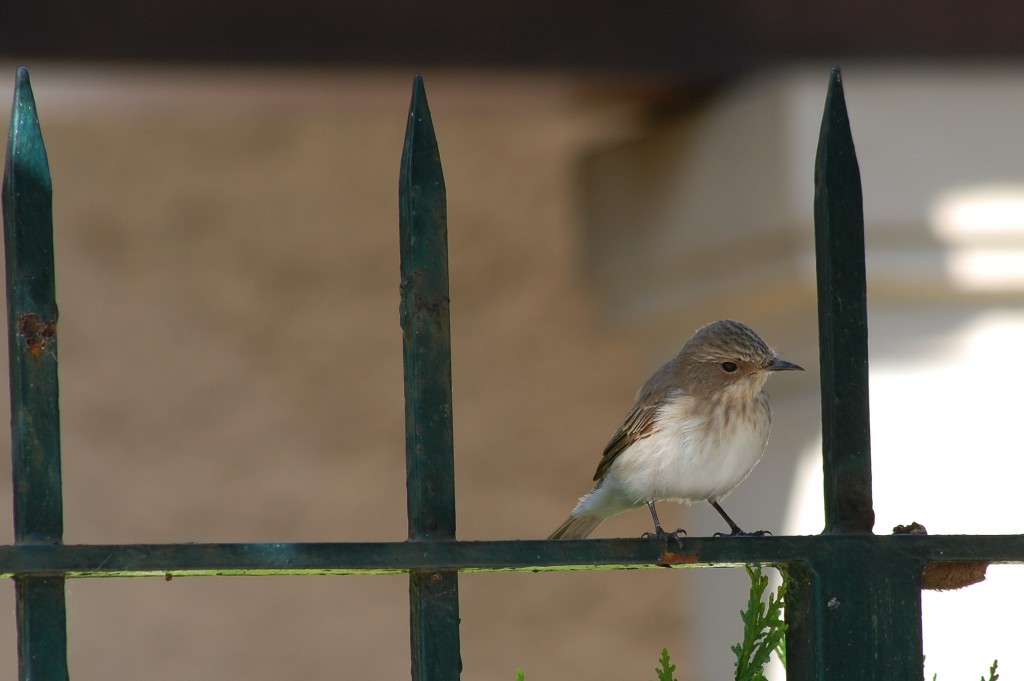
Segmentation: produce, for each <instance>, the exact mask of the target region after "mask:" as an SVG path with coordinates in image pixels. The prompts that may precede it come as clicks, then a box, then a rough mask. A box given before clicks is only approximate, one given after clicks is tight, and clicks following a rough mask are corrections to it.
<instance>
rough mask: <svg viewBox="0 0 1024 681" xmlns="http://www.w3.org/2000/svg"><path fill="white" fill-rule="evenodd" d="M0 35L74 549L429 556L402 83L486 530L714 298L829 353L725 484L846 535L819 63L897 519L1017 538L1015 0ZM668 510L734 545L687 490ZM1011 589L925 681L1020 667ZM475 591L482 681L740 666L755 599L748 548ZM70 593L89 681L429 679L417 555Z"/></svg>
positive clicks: (548, 479) (143, 23)
mask: <svg viewBox="0 0 1024 681" xmlns="http://www.w3.org/2000/svg"><path fill="white" fill-rule="evenodd" d="M0 18H2V21H0V60H2V63H3V64H6V66H3V67H2V68H0V92H8V93H10V92H12V87H11V86H12V82H13V75H14V70H15V67H16V66H18V65H19V64H24V65H27V66H29V67H30V69H31V73H32V78H33V84H34V87H35V91H36V100H37V103H38V105H39V111H40V116H41V121H42V127H43V133H44V136H45V138H46V141H47V147H48V151H49V156H50V163H51V167H52V171H53V178H54V205H55V211H56V220H55V222H56V224H55V231H56V260H57V279H58V282H57V283H58V301H59V303H60V306H61V380H62V383H61V390H62V419H63V421H62V427H63V437H64V440H63V441H64V479H65V514H66V541H67V542H69V543H77V542H96V543H128V542H132V543H136V542H184V541H299V540H303V541H318V540H321V541H349V540H352V541H355V540H359V541H367V540H398V539H401V538H403V537H404V535H405V531H406V528H405V501H404V453H403V443H404V436H403V424H404V420H403V411H402V409H403V407H402V370H401V336H400V332H399V327H398V314H397V311H398V241H397V234H398V228H397V173H398V164H399V156H400V152H401V145H402V136H403V132H404V128H405V121H406V114H407V107H408V101H409V94H410V85H411V81H412V75H413V74H414V73H416V72H422V73H423V75H424V77H425V81H426V86H427V92H428V96H429V100H430V105H431V108H432V111H433V118H434V122H435V126H436V129H437V134H438V139H439V143H440V148H441V156H442V160H443V163H444V169H445V176H446V181H447V187H448V198H449V224H450V227H449V229H450V235H449V238H450V248H451V281H452V333H453V349H454V370H453V371H454V400H455V404H454V407H455V438H456V467H457V476H458V478H457V491H458V512H459V516H458V517H459V537H460V538H463V539H491V538H539V537H543V536H546V535H547V534H548V533H549V532H550V531H551V530H552V529H553V528H554V527H555V526H556V525H557V524H558V523H559V522H560V521H561V520H562V519H563V518H564V516H565V515H566V513H567V512H568V510H569V509H570V508H571V506H572V504H573V503H574V501H575V499H576V498H577V497H578V496H579V495H581V494H583V493H584V492H586V491H587V490H588V489H589V485H588V483H589V481H590V477H591V475H592V473H593V470H594V468H595V466H596V464H597V461H598V459H599V456H600V452H601V449H602V448H603V446H604V444H605V442H606V440H607V438H608V436H609V435H610V434H611V433H612V431H613V430H614V429H615V427H616V426H617V425H618V423H619V422H620V420H621V418H622V416H623V415H624V414H625V412H626V410H627V409H628V408H629V406H630V405H631V404H632V399H633V393H634V391H635V390H636V388H637V387H639V385H640V384H641V383H642V382H643V380H644V379H645V378H646V377H647V376H648V375H649V373H650V372H651V371H652V370H653V369H654V368H656V367H657V366H658V365H659V364H660V363H661V362H663V361H664V360H665V359H667V358H668V357H669V356H671V355H672V354H673V353H674V352H675V351H676V350H677V349H678V346H679V345H680V344H681V343H682V342H683V341H684V340H685V338H686V337H688V336H689V334H690V333H691V332H692V331H693V330H694V329H695V328H696V327H697V326H699V325H700V324H702V323H704V322H706V321H710V320H713V319H718V318H722V317H735V318H738V319H742V320H744V321H746V322H747V323H749V324H750V325H751V326H753V327H754V328H755V329H757V330H758V331H759V332H760V333H761V334H762V335H763V336H764V337H765V338H766V339H768V340H769V342H770V343H772V344H773V345H774V346H775V347H776V348H777V349H778V350H779V352H780V354H781V355H782V356H784V357H786V358H788V359H791V360H793V361H797V362H799V363H800V364H802V365H804V366H805V367H807V368H808V369H809V371H807V372H806V374H803V375H799V376H795V375H787V376H782V377H777V378H775V379H773V381H772V382H771V384H770V385H769V389H770V392H771V393H772V396H773V401H774V405H775V428H774V433H773V435H772V440H771V442H770V443H769V447H768V452H767V455H766V458H765V460H764V461H763V462H762V463H761V465H760V466H759V467H758V468H757V469H756V470H755V472H754V474H753V475H752V476H751V477H750V479H748V481H747V482H746V483H744V485H743V486H742V487H741V488H740V490H739V491H738V492H737V493H736V494H735V495H734V496H733V497H730V499H729V500H728V504H727V508H728V509H729V511H730V513H731V514H732V515H733V516H734V517H735V518H736V519H737V520H738V521H739V522H740V523H741V524H742V525H743V526H744V527H748V526H749V527H755V526H756V528H758V529H761V528H763V529H770V530H772V531H774V532H776V533H783V532H788V533H808V534H809V533H816V532H818V531H820V529H821V527H822V519H821V518H822V510H821V506H822V503H821V482H820V441H819V438H820V432H819V427H820V426H819V405H818V392H817V372H816V365H817V362H816V359H817V339H816V319H815V315H816V303H815V293H814V260H813V235H812V209H811V199H812V192H813V186H812V164H813V160H814V149H815V143H816V139H817V133H818V126H819V121H820V116H821V110H822V106H823V103H824V93H825V86H826V82H827V77H828V71H829V68H830V67H831V66H832V65H833V64H834V63H839V64H841V65H843V66H844V74H845V84H846V93H847V101H848V105H849V109H850V116H851V120H852V125H853V132H854V139H855V142H856V144H857V149H858V155H859V159H860V164H861V169H862V173H863V184H864V197H865V216H866V220H867V249H868V260H867V267H868V279H869V307H870V314H871V317H870V329H869V330H870V337H871V344H872V345H871V352H872V367H871V369H872V374H871V376H872V379H871V380H872V382H871V391H872V419H873V423H872V426H873V453H874V455H873V460H874V476H875V509H876V515H877V523H876V528H875V529H876V532H878V533H888V532H889V531H890V530H891V528H892V527H893V526H894V525H896V524H906V523H909V522H911V521H917V522H920V523H922V524H924V525H925V526H926V527H927V528H928V529H929V531H931V532H932V533H1000V532H1006V533H1019V532H1021V531H1022V530H1024V512H1022V511H1021V510H1020V505H1019V503H1018V501H1017V499H1018V496H1019V491H1018V488H1019V486H1020V480H1021V479H1022V478H1024V464H1022V463H1021V457H1020V446H1021V444H1020V443H1021V442H1022V441H1024V419H1022V418H1021V417H1020V411H1021V410H1020V405H1021V398H1020V396H1019V394H1018V392H1019V390H1018V386H1019V385H1021V384H1022V379H1024V368H1022V367H1021V365H1020V362H1019V361H1018V360H1017V357H1016V352H1017V350H1018V348H1019V347H1021V345H1022V343H1024V163H1022V162H1021V159H1022V158H1024V134H1021V130H1022V125H1021V121H1020V115H1019V113H1020V112H1021V111H1024V69H1022V68H1021V67H1022V66H1024V62H1022V61H1021V57H1022V56H1024V43H1022V42H1021V41H1020V39H1019V33H1020V27H1021V25H1022V22H1024V6H1020V5H1019V4H1017V3H1012V2H1006V1H1000V2H995V3H988V4H986V5H985V6H984V7H979V6H977V5H975V4H968V3H966V2H963V1H962V0H961V1H953V0H938V1H934V2H927V3H925V2H910V3H900V4H898V5H892V4H891V3H887V2H881V1H878V0H871V1H869V2H862V3H858V4H857V5H856V6H850V7H847V8H843V9H837V8H834V7H831V6H825V5H820V4H819V3H810V2H783V3H772V4H755V3H731V4H729V5H728V6H715V7H712V8H701V9H694V8H692V7H689V6H686V5H684V4H674V5H668V4H666V5H660V4H645V5H644V4H642V5H631V6H629V7H628V8H624V9H618V10H616V9H612V8H610V7H606V6H601V5H600V4H598V5H595V4H594V3H583V2H575V1H571V2H563V3H556V4H551V3H540V2H521V3H498V4H494V3H490V4H479V3H468V2H457V3H454V4H451V5H448V6H446V7H445V8H443V9H442V8H438V7H436V6H434V5H424V4H421V3H412V2H405V1H403V2H391V3H369V2H339V3H333V4H331V3H323V2H318V1H317V0H300V1H299V2H295V3H291V4H290V5H289V6H288V7H283V6H280V5H274V6H271V5H269V4H266V5H264V4H262V3H256V4H255V6H254V5H253V3H241V2H237V1H235V0H224V1H222V2H219V3H212V4H211V3H203V2H198V1H196V0H179V1H178V2H176V3H173V4H169V3H157V2H139V3H134V4H130V5H129V4H123V5H122V3H113V2H99V3H89V4H88V5H85V4H81V3H72V2H67V1H66V0H58V1H56V2H51V3H21V4H20V5H19V6H17V7H5V8H4V10H3V12H2V16H0ZM3 118H4V121H5V123H4V125H6V115H5V116H4V117H3ZM4 394H6V393H4ZM7 461H8V458H7V457H0V465H2V466H7V465H8V464H7ZM0 481H2V484H3V485H6V486H7V487H8V488H9V484H10V483H9V482H8V481H9V475H0ZM4 494H9V489H8V490H4ZM0 508H2V510H3V512H4V513H5V514H8V515H9V511H8V510H7V508H6V507H3V506H0ZM665 512H666V514H668V513H669V508H667V507H666V509H665ZM672 514H673V517H671V518H670V519H669V520H668V521H667V522H666V525H668V524H672V523H674V524H672V526H673V527H675V526H676V525H679V526H683V527H686V528H687V529H689V530H690V533H691V534H709V533H711V532H714V531H717V530H720V529H722V527H721V521H720V519H719V518H718V517H717V515H716V514H714V513H713V512H712V511H711V510H710V509H709V508H707V507H706V506H703V505H702V506H698V507H695V508H692V509H684V508H678V509H675V510H674V511H672ZM648 525H649V517H648V516H647V514H646V512H643V511H637V512H634V513H629V514H625V515H624V516H622V517H620V518H616V519H614V520H613V521H610V522H608V523H607V524H606V525H604V526H602V528H601V529H600V530H599V534H600V535H602V536H634V535H638V534H640V533H641V532H643V531H645V530H647V529H649V528H648ZM10 527H11V522H10V518H9V517H8V518H6V520H3V521H2V522H0V528H10ZM3 532H5V533H6V535H2V536H6V539H4V541H7V542H10V541H12V539H13V533H12V531H11V530H10V529H4V530H3ZM989 575H990V576H989V580H988V581H987V582H986V583H984V584H982V585H978V586H973V587H970V588H969V589H966V590H964V591H963V592H957V593H953V594H932V593H928V594H926V595H925V610H926V612H925V615H926V620H925V629H924V631H925V650H926V653H927V664H926V670H927V673H928V675H929V676H930V675H931V674H932V673H933V672H937V673H939V675H940V678H970V676H971V675H972V674H973V675H980V674H981V673H983V672H984V670H985V669H987V668H988V666H989V664H990V663H991V661H992V659H993V658H996V657H998V658H999V660H1000V668H1001V671H1002V673H1003V674H1004V677H1005V678H1013V677H1014V676H1015V675H1016V676H1020V675H1021V674H1022V673H1024V656H1022V654H1021V653H1020V652H1019V643H1018V641H1019V637H1020V634H1021V625H1020V623H1019V617H1018V616H1017V613H1019V612H1020V610H1021V609H1022V607H1024V596H1022V593H1024V590H1022V589H1021V588H1020V585H1021V578H1022V577H1024V573H1022V572H1021V570H1020V569H1019V568H1017V569H1014V568H999V567H993V568H991V569H990V571H989ZM460 585H461V596H462V599H461V610H462V618H463V623H462V640H463V644H462V655H463V659H464V664H465V672H464V675H463V677H464V678H466V679H485V680H491V679H494V680H499V679H510V678H514V674H515V670H516V668H519V667H522V668H524V669H525V670H526V675H527V678H528V679H531V680H537V679H559V678H572V677H581V678H582V677H585V678H594V679H628V678H632V679H640V678H645V676H644V675H647V676H648V677H649V676H650V669H651V668H652V667H653V666H654V665H655V662H656V659H657V657H658V654H659V652H660V651H661V649H662V648H663V647H668V648H669V650H670V651H671V653H672V654H673V656H674V658H675V660H676V662H677V663H678V664H679V672H678V673H679V675H680V677H681V678H687V679H715V678H730V674H731V670H732V663H731V653H730V651H729V646H730V645H731V644H732V643H735V642H736V641H737V640H738V637H739V634H740V619H739V616H738V611H739V610H740V608H741V607H743V605H744V603H745V596H746V590H745V589H746V578H745V577H744V576H743V575H742V573H741V572H740V571H737V570H724V569H722V570H643V571H623V572H594V573H576V574H536V575H534V574H493V575H489V574H474V575H464V576H463V577H462V578H461V581H460ZM0 596H2V598H3V603H4V604H5V605H4V606H3V607H2V609H3V610H5V611H7V612H8V616H7V617H0V670H3V669H6V670H7V672H3V671H0V675H6V676H10V677H13V675H14V673H15V672H14V670H15V668H16V667H15V665H16V662H15V657H14V656H15V650H16V648H15V633H14V627H13V624H14V603H13V588H12V587H11V586H10V585H8V586H7V587H5V588H4V589H3V590H2V591H0ZM68 598H69V647H70V653H69V654H70V663H71V665H72V673H73V678H75V679H76V680H77V681H83V680H86V681H88V680H92V679H97V680H98V679H109V678H135V679H145V680H147V681H165V680H166V681H170V680H172V679H173V680H178V679H242V678H244V679H248V680H251V681H261V680H264V679H266V680H270V679H275V680H276V679H282V678H304V679H337V678H365V679H385V678H405V677H406V676H407V675H408V664H409V663H408V645H409V644H408V624H407V618H408V613H407V580H406V579H405V578H404V577H401V576H393V577H302V578H300V577H288V578H276V577H275V578H261V579H255V578H248V579H246V578H218V579H175V580H173V581H170V582H165V581H163V580H149V579H145V580H76V581H72V582H71V583H70V584H69V587H68ZM776 672H777V673H778V670H776ZM1014 672H1016V674H1014Z"/></svg>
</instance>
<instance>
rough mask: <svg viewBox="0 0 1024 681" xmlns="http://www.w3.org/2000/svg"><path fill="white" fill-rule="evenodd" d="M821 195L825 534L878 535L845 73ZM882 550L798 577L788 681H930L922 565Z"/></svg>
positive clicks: (792, 599)
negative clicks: (926, 678)
mask: <svg viewBox="0 0 1024 681" xmlns="http://www.w3.org/2000/svg"><path fill="white" fill-rule="evenodd" d="M814 188H815V197H814V226H815V241H816V249H817V263H818V324H819V338H820V352H821V358H820V361H821V405H822V410H821V411H822V437H823V457H824V473H825V475H824V481H825V532H826V534H863V533H870V532H871V528H872V526H873V525H874V511H873V509H872V502H871V450H870V433H869V420H868V345H867V295H866V279H865V274H864V272H865V265H864V212H863V203H862V201H863V199H862V195H861V183H860V171H859V169H858V166H857V156H856V153H855V151H854V147H853V136H852V134H851V132H850V120H849V116H848V114H847V111H846V102H845V97H844V95H843V84H842V78H841V74H840V72H839V69H838V68H836V69H833V70H832V77H831V79H830V81H829V87H828V95H827V97H826V100H825V113H824V116H823V118H822V122H821V134H820V137H819V139H818V155H817V159H816V161H815V169H814ZM885 546H886V545H884V544H882V543H881V542H870V543H869V544H868V545H867V546H866V547H862V548H860V549H856V548H854V547H853V546H852V545H850V544H841V543H837V544H834V545H832V547H831V550H829V551H826V552H823V553H822V554H820V555H817V556H814V557H813V558H810V559H809V560H807V561H806V562H803V561H801V562H800V563H798V564H795V565H791V566H790V568H789V577H790V580H791V587H792V588H791V591H790V593H789V596H788V598H787V601H788V602H787V611H786V617H787V620H788V621H789V623H790V630H789V634H788V636H787V642H788V646H789V649H790V650H789V652H790V654H789V655H788V659H789V661H790V668H789V669H788V670H787V675H788V678H790V679H793V680H794V681H810V680H811V679H815V680H818V681H823V680H824V679H829V681H837V680H838V681H843V680H850V681H853V680H855V679H856V680H865V681H866V680H867V679H880V678H885V679H894V680H896V679H902V680H905V681H910V680H911V679H913V680H914V681H918V680H919V679H920V678H921V674H922V662H923V660H922V642H921V591H920V584H921V571H922V569H923V567H924V564H923V561H920V560H918V559H915V558H914V557H913V556H909V555H904V554H903V553H902V552H899V551H893V550H891V548H888V549H887V548H886V547H885Z"/></svg>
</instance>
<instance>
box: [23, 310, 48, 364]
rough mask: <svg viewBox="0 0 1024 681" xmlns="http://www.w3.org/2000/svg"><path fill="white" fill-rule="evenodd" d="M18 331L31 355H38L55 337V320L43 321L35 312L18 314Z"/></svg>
mask: <svg viewBox="0 0 1024 681" xmlns="http://www.w3.org/2000/svg"><path fill="white" fill-rule="evenodd" d="M18 333H19V334H20V335H21V337H22V338H24V339H25V345H26V347H27V348H28V351H29V353H30V354H31V355H32V356H33V357H39V355H40V354H41V353H42V352H43V350H44V349H46V346H47V345H48V344H49V343H50V342H51V341H52V340H53V339H54V338H56V337H57V322H56V320H54V321H52V322H44V321H43V318H42V317H40V316H39V315H37V314H35V313H30V314H23V315H19V316H18Z"/></svg>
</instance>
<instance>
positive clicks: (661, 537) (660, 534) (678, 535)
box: [640, 527, 686, 544]
mask: <svg viewBox="0 0 1024 681" xmlns="http://www.w3.org/2000/svg"><path fill="white" fill-rule="evenodd" d="M685 536H686V530H684V529H683V528H681V527H680V528H677V529H676V530H675V532H666V531H665V530H663V529H662V528H661V527H655V528H654V532H644V533H643V534H642V535H640V538H641V539H657V540H658V541H663V542H667V541H668V540H669V539H671V540H672V541H674V542H675V543H676V544H679V543H680V542H682V540H683V538H684V537H685Z"/></svg>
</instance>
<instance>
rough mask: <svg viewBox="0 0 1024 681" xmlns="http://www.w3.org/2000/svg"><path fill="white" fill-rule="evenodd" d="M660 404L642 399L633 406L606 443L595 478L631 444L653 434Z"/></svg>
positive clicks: (601, 474) (599, 476)
mask: <svg viewBox="0 0 1024 681" xmlns="http://www.w3.org/2000/svg"><path fill="white" fill-rule="evenodd" d="M660 406H661V404H660V402H646V403H645V402H644V401H642V400H641V401H640V402H638V403H637V405H636V406H635V407H633V411H631V412H629V415H628V416H626V420H625V421H623V422H622V425H621V426H619V429H618V430H617V431H615V434H614V435H612V439H611V440H609V441H608V444H607V445H605V448H604V455H603V456H602V457H601V463H599V464H598V465H597V472H596V473H594V480H600V479H601V478H603V477H604V475H605V473H607V472H608V469H609V468H610V467H611V465H612V462H614V461H615V459H616V458H617V457H618V456H619V454H622V452H624V451H626V450H627V449H628V448H629V446H630V445H631V444H633V443H634V442H636V441H637V440H642V439H644V438H645V437H647V436H648V435H650V434H651V432H652V431H653V429H654V418H655V417H656V416H657V415H658V408H659V407H660Z"/></svg>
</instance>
